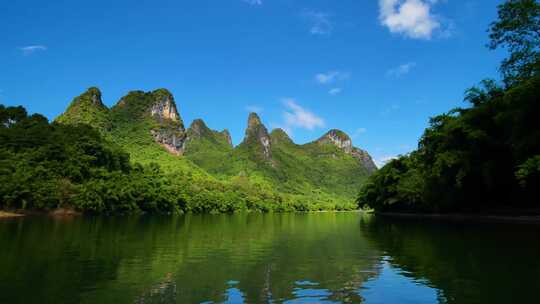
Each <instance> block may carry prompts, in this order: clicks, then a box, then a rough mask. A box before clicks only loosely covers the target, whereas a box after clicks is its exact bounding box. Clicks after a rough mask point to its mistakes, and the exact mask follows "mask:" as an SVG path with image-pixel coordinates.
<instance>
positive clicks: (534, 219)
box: [375, 212, 540, 224]
mask: <svg viewBox="0 0 540 304" xmlns="http://www.w3.org/2000/svg"><path fill="white" fill-rule="evenodd" d="M375 214H376V215H378V216H384V217H391V218H403V219H427V220H450V221H468V222H469V221H473V222H504V223H527V224H530V223H534V224H540V214H527V213H524V214H509V215H504V214H463V213H449V214H422V213H397V212H375Z"/></svg>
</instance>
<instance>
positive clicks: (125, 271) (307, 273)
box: [0, 213, 540, 304]
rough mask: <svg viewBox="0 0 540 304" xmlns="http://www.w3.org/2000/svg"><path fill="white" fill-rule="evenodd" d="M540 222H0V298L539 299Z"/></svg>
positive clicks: (302, 218)
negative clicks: (528, 223) (531, 223)
mask: <svg viewBox="0 0 540 304" xmlns="http://www.w3.org/2000/svg"><path fill="white" fill-rule="evenodd" d="M539 241H540V225H525V224H494V223H487V224H486V223H476V224H471V223H462V222H454V223H452V222H448V223H447V222H440V221H439V222H437V221H427V220H426V221H420V222H419V221H413V220H390V219H384V218H378V217H375V216H369V215H364V214H362V213H314V214H236V215H186V216H177V217H160V216H141V217H129V218H100V217H94V218H73V219H52V218H43V217H27V218H16V219H3V220H1V221H0V248H1V249H0V303H25V304H26V303H491V304H493V303H540V298H539V297H540V293H539V292H540V242H539Z"/></svg>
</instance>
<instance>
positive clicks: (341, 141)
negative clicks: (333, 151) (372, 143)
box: [317, 129, 377, 173]
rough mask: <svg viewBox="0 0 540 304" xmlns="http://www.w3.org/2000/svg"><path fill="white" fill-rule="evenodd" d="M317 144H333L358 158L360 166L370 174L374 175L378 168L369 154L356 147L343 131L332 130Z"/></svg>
mask: <svg viewBox="0 0 540 304" xmlns="http://www.w3.org/2000/svg"><path fill="white" fill-rule="evenodd" d="M317 142H318V143H321V144H332V145H334V146H336V147H338V148H339V149H341V150H342V151H343V152H345V153H347V154H349V155H351V156H352V157H354V158H356V159H357V160H358V161H359V162H360V164H361V165H362V166H364V168H366V169H367V170H368V172H369V173H373V172H374V171H375V170H377V166H375V162H373V159H372V158H371V156H370V155H369V153H367V152H366V151H364V150H362V149H360V148H357V147H354V146H353V143H352V140H351V138H350V137H349V135H347V134H346V133H345V132H343V131H341V130H336V129H333V130H330V131H328V132H327V133H326V134H325V135H323V136H322V137H321V138H319V139H318V140H317Z"/></svg>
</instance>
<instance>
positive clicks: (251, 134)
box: [242, 113, 272, 160]
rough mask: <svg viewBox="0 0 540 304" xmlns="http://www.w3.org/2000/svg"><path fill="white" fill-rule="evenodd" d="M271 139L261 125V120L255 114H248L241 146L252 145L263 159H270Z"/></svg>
mask: <svg viewBox="0 0 540 304" xmlns="http://www.w3.org/2000/svg"><path fill="white" fill-rule="evenodd" d="M271 143H272V141H271V139H270V135H268V130H267V129H266V127H265V126H264V125H263V124H262V122H261V119H260V118H259V116H258V115H257V114H256V113H250V114H249V117H248V127H247V129H246V135H245V137H244V141H243V142H242V144H243V145H247V146H249V145H254V146H256V147H258V150H259V152H261V153H262V155H263V156H264V158H265V159H267V160H270V159H271V158H272V148H271Z"/></svg>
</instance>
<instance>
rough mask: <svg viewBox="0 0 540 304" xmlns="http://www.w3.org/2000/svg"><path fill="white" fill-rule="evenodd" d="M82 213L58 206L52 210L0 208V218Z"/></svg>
mask: <svg viewBox="0 0 540 304" xmlns="http://www.w3.org/2000/svg"><path fill="white" fill-rule="evenodd" d="M81 215H82V213H81V212H79V211H76V210H74V209H69V208H58V209H53V210H47V211H46V210H9V211H8V210H0V219H8V218H17V217H23V216H51V217H74V216H81Z"/></svg>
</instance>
